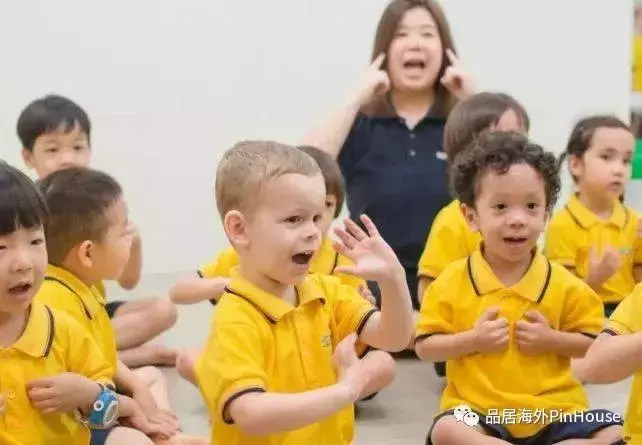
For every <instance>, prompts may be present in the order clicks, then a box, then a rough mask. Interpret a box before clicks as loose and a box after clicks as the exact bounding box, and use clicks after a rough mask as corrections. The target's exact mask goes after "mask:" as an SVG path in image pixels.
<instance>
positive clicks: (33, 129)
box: [17, 95, 176, 367]
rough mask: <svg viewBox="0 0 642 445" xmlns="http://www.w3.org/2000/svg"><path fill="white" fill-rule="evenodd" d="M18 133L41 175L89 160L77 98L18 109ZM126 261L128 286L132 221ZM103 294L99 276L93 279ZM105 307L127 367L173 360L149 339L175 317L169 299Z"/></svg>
mask: <svg viewBox="0 0 642 445" xmlns="http://www.w3.org/2000/svg"><path fill="white" fill-rule="evenodd" d="M17 133H18V137H19V138H20V141H21V143H22V157H23V159H24V162H25V164H26V165H27V167H29V168H30V169H33V170H34V171H35V172H36V174H37V175H38V178H39V179H43V178H44V177H45V176H47V175H49V174H50V173H53V172H55V171H58V170H61V169H65V168H68V167H90V165H91V154H92V147H91V120H90V119H89V116H88V115H87V113H86V112H85V110H83V109H82V107H80V105H78V104H77V103H75V102H73V101H72V100H70V99H68V98H66V97H63V96H58V95H48V96H45V97H41V98H38V99H36V100H34V101H32V102H31V103H30V104H29V105H27V106H26V107H25V109H24V110H23V111H22V113H21V114H20V117H19V118H18V124H17ZM129 227H130V229H131V230H132V247H131V250H130V255H129V261H128V262H127V265H126V266H125V268H124V269H123V272H122V273H121V275H120V276H118V277H116V278H115V280H116V281H117V282H118V284H119V285H120V286H121V287H122V288H123V289H127V290H131V289H133V288H134V287H136V285H137V284H138V282H139V281H140V276H141V270H142V241H141V237H140V234H139V233H138V231H137V230H136V228H135V226H134V225H133V224H130V226H129ZM96 289H98V290H99V291H100V292H101V294H102V295H103V297H105V296H106V294H105V287H104V285H103V282H102V281H100V282H97V283H96ZM105 309H106V310H107V314H109V318H110V319H111V320H112V322H113V324H114V329H115V330H116V344H117V346H118V350H119V351H120V358H121V359H122V360H123V362H124V363H125V364H126V365H127V366H130V367H139V366H145V365H173V364H174V362H175V360H176V351H175V350H173V349H169V348H167V347H165V346H163V345H160V344H147V343H148V342H149V341H151V340H152V339H154V338H155V337H157V336H158V335H160V334H161V333H162V332H164V331H166V330H167V329H169V328H171V327H172V326H173V325H174V323H175V322H176V307H175V306H174V305H173V304H172V303H171V302H170V301H169V300H167V299H163V298H158V297H154V298H149V299H140V300H136V301H109V302H107V303H106V304H105Z"/></svg>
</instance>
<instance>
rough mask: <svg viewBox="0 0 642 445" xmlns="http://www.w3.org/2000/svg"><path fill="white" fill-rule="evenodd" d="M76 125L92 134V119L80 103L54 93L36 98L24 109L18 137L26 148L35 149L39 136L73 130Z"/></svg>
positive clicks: (19, 120)
mask: <svg viewBox="0 0 642 445" xmlns="http://www.w3.org/2000/svg"><path fill="white" fill-rule="evenodd" d="M76 125H78V126H79V127H80V130H81V131H82V132H83V133H85V134H86V135H87V140H90V136H91V121H90V120H89V116H88V115H87V113H86V112H85V110H83V109H82V108H81V107H80V105H78V104H77V103H75V102H73V101H71V100H70V99H67V98H66V97H63V96H57V95H54V94H51V95H48V96H45V97H42V98H40V99H36V100H34V101H33V102H31V103H30V104H29V105H27V107H26V108H25V109H24V110H22V113H20V117H19V118H18V125H17V131H18V137H19V138H20V142H22V147H23V148H24V149H25V150H29V151H31V150H33V145H34V144H35V142H36V139H38V137H40V136H42V135H43V134H46V133H50V132H52V131H56V130H58V129H60V128H62V130H63V131H64V132H66V133H67V132H70V131H72V130H73V129H74V128H75V127H76Z"/></svg>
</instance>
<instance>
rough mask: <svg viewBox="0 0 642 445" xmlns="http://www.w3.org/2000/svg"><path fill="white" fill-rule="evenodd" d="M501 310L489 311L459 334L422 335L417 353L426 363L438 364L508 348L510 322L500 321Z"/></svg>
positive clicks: (416, 348) (504, 319) (416, 346)
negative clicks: (476, 353)
mask: <svg viewBox="0 0 642 445" xmlns="http://www.w3.org/2000/svg"><path fill="white" fill-rule="evenodd" d="M498 315H499V308H498V307H492V308H489V309H487V310H486V311H485V312H484V313H483V314H482V315H481V317H479V319H478V320H477V322H476V323H475V326H474V327H473V328H472V329H470V330H468V331H464V332H458V333H455V334H437V333H436V334H432V335H429V336H425V335H424V336H423V337H422V335H419V336H418V337H417V340H416V342H415V352H416V353H417V355H418V356H419V358H421V359H422V360H432V361H437V362H443V361H448V360H452V359H456V358H459V357H462V356H465V355H468V354H472V353H474V352H492V351H498V350H502V349H506V347H507V346H508V341H509V337H508V320H507V319H506V318H498Z"/></svg>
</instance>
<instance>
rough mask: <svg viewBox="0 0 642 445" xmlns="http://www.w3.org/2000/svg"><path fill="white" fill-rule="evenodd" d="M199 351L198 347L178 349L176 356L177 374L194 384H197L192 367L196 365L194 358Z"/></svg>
mask: <svg viewBox="0 0 642 445" xmlns="http://www.w3.org/2000/svg"><path fill="white" fill-rule="evenodd" d="M200 353H201V351H200V350H198V349H185V350H182V351H179V353H178V356H177V357H176V370H177V371H178V374H179V375H180V376H181V377H183V378H184V379H185V380H187V381H188V382H190V383H191V384H192V385H194V386H198V382H197V381H196V373H195V372H194V367H195V366H196V359H197V358H198V355H199V354H200Z"/></svg>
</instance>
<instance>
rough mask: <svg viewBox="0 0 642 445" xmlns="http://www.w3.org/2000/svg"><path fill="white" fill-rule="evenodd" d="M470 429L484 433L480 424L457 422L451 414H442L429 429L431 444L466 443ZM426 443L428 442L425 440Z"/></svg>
mask: <svg viewBox="0 0 642 445" xmlns="http://www.w3.org/2000/svg"><path fill="white" fill-rule="evenodd" d="M471 431H476V432H477V433H478V434H480V435H486V433H485V432H484V430H483V429H482V427H481V426H479V425H478V426H475V427H472V428H471V427H470V426H468V425H466V424H465V423H464V422H459V421H457V419H456V418H455V416H453V415H446V416H443V417H441V418H439V419H437V421H436V422H435V424H434V426H433V427H432V430H431V431H430V433H429V434H430V441H431V442H432V445H452V444H462V443H467V442H468V441H469V440H470V434H471ZM426 443H430V442H428V441H426Z"/></svg>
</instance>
